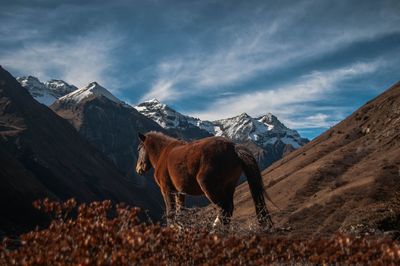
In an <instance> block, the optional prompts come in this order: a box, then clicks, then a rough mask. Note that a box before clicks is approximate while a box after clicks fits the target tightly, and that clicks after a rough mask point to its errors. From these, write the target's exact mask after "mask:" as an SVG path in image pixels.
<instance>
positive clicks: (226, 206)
mask: <svg viewBox="0 0 400 266" xmlns="http://www.w3.org/2000/svg"><path fill="white" fill-rule="evenodd" d="M216 180H217V179H213V177H212V176H208V175H201V176H200V177H199V178H198V179H197V181H198V183H199V185H200V187H201V189H202V190H203V192H204V194H205V195H206V197H207V198H208V199H209V200H210V201H211V202H212V203H214V204H216V205H217V206H218V207H219V208H220V213H219V215H218V217H217V218H216V219H215V222H214V227H215V226H217V225H218V224H219V223H220V222H222V224H223V225H228V224H229V223H230V221H231V217H232V214H233V193H234V191H235V186H225V187H221V186H219V184H217V183H215V181H216Z"/></svg>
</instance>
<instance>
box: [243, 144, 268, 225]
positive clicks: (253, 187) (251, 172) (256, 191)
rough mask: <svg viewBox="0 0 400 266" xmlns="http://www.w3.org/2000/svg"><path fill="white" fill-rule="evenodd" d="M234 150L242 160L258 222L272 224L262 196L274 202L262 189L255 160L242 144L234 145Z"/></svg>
mask: <svg viewBox="0 0 400 266" xmlns="http://www.w3.org/2000/svg"><path fill="white" fill-rule="evenodd" d="M235 151H236V154H237V155H238V156H239V158H240V160H241V161H242V168H243V171H244V173H245V175H246V177H247V181H248V183H249V186H250V192H251V196H252V198H253V201H254V204H255V207H256V214H257V219H258V222H259V223H260V224H262V225H266V224H267V223H269V224H270V225H271V226H272V220H271V216H270V214H269V212H268V209H267V206H266V204H265V199H264V197H265V198H267V199H268V200H269V201H271V203H272V204H274V203H273V201H272V200H271V199H270V197H269V196H268V194H267V193H266V192H265V190H264V183H263V180H262V177H261V173H260V169H259V167H258V164H257V161H256V159H255V158H254V156H253V154H252V153H251V152H250V151H249V149H247V148H246V147H245V146H244V145H240V144H237V145H236V146H235ZM274 205H275V204H274ZM275 206H276V205H275Z"/></svg>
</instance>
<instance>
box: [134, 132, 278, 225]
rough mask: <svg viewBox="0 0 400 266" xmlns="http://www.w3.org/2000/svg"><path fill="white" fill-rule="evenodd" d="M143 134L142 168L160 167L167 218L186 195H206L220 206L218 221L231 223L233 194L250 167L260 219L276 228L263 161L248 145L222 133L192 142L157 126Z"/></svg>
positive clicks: (139, 167)
mask: <svg viewBox="0 0 400 266" xmlns="http://www.w3.org/2000/svg"><path fill="white" fill-rule="evenodd" d="M138 137H139V140H140V141H139V146H138V160H137V164H136V172H137V173H138V174H139V175H143V174H144V173H145V172H147V171H149V170H150V169H151V168H152V167H153V168H154V178H155V181H156V183H157V184H158V186H159V187H160V190H161V193H162V196H163V199H164V202H165V207H166V208H165V209H166V217H171V215H174V213H176V212H179V211H180V210H181V208H182V207H183V206H184V201H185V194H188V195H194V196H198V195H205V196H206V197H207V198H208V199H209V200H210V202H212V203H213V204H216V205H217V206H218V207H219V210H220V212H219V214H218V216H217V218H216V220H215V222H214V226H216V225H217V224H220V223H221V220H222V224H223V225H228V224H229V223H230V220H231V217H232V214H233V208H234V206H233V194H234V192H235V188H236V185H237V183H238V180H239V178H240V176H241V174H242V172H244V173H245V175H246V177H247V180H248V184H249V186H250V192H251V196H252V198H253V201H254V204H255V210H256V214H257V219H258V222H259V224H260V225H261V226H263V227H266V226H268V227H272V225H273V224H272V220H271V217H270V215H269V212H268V209H267V207H266V204H265V199H264V198H267V199H268V200H269V201H271V199H270V198H269V197H268V195H267V194H266V192H265V190H264V185H263V180H262V178H261V174H260V170H259V168H258V164H257V161H256V159H255V158H254V156H253V155H252V153H251V152H250V151H249V150H248V149H247V148H246V147H245V146H244V145H241V144H235V143H234V142H232V141H230V140H228V139H226V138H224V137H216V136H214V137H207V138H203V139H200V140H195V141H192V142H186V141H183V140H179V139H175V138H172V137H169V136H167V135H165V134H163V133H160V132H154V131H152V132H148V133H146V134H142V133H139V134H138ZM167 223H169V222H168V219H167Z"/></svg>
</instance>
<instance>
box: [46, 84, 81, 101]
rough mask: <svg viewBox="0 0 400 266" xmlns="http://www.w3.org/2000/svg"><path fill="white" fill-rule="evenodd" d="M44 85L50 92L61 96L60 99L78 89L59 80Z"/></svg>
mask: <svg viewBox="0 0 400 266" xmlns="http://www.w3.org/2000/svg"><path fill="white" fill-rule="evenodd" d="M44 84H45V85H46V87H47V88H48V89H49V90H51V91H53V92H54V93H55V94H56V95H59V96H58V98H60V97H62V96H64V95H67V94H68V93H71V92H73V91H75V90H77V89H78V88H77V87H75V86H74V85H70V84H68V83H67V82H65V81H63V80H59V79H52V80H49V81H46V82H45V83H44Z"/></svg>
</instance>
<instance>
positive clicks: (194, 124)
mask: <svg viewBox="0 0 400 266" xmlns="http://www.w3.org/2000/svg"><path fill="white" fill-rule="evenodd" d="M135 108H136V109H137V110H138V111H139V112H141V113H142V114H144V115H145V116H147V117H148V118H151V119H153V120H154V121H155V122H157V123H158V124H159V125H160V126H162V127H163V128H166V129H168V130H174V131H177V132H183V133H181V134H182V135H183V137H184V138H190V137H191V136H192V137H195V138H201V137H205V136H207V135H215V136H224V137H227V138H229V139H231V140H233V141H235V142H239V143H246V144H247V146H248V147H249V148H250V149H251V150H252V151H253V153H254V154H255V155H256V157H257V159H258V162H259V165H260V167H261V168H263V169H264V168H265V167H267V166H269V165H271V164H272V163H273V162H274V161H276V160H278V159H280V158H282V156H283V155H285V154H287V153H289V152H291V151H293V150H295V149H297V148H299V147H301V146H303V145H304V144H306V143H307V142H308V140H307V139H305V138H302V137H301V136H300V135H299V133H298V132H297V131H296V130H292V129H289V128H287V127H286V126H285V125H284V124H282V123H281V122H280V121H279V120H278V118H277V117H276V116H274V115H272V114H267V115H264V116H260V117H257V118H252V117H250V116H249V115H247V114H246V113H243V114H241V115H238V116H235V117H232V118H227V119H221V120H217V121H212V122H211V121H203V120H200V119H198V118H194V117H190V116H186V115H183V114H181V113H179V112H177V111H175V110H174V109H172V108H171V107H169V106H168V105H166V104H162V103H160V102H159V101H158V100H156V99H154V100H150V101H146V102H143V103H141V104H139V105H137V106H135ZM187 132H191V133H192V134H186V133H187ZM207 133H208V134H207Z"/></svg>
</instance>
